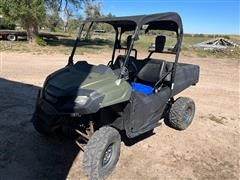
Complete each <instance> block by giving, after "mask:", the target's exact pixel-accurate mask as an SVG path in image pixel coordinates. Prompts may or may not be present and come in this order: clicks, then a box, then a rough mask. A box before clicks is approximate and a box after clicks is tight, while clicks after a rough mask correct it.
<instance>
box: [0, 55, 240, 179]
mask: <svg viewBox="0 0 240 180" xmlns="http://www.w3.org/2000/svg"><path fill="white" fill-rule="evenodd" d="M106 55H108V56H106ZM99 56H100V60H99ZM87 57H91V59H92V60H91V62H92V63H103V62H105V63H106V62H107V60H106V59H105V57H109V54H106V53H102V54H101V55H98V54H96V55H91V56H90V55H85V56H84V58H87ZM2 59H3V63H2V71H1V72H0V113H1V116H0V179H66V178H68V179H85V177H84V176H83V174H82V170H81V163H82V162H81V160H82V155H83V153H82V152H80V151H79V149H78V147H77V146H76V145H75V144H74V142H72V141H71V140H67V139H64V138H45V137H42V136H40V135H39V134H38V133H37V132H36V131H35V130H34V129H33V126H32V124H31V122H30V119H31V116H32V113H33V110H34V106H35V98H36V95H37V91H38V89H39V88H40V87H41V86H42V83H43V81H44V79H45V77H46V76H47V75H48V74H49V73H51V72H52V71H54V70H56V69H58V68H60V67H62V66H64V65H65V64H66V60H67V56H65V55H54V56H51V55H32V54H30V53H22V54H16V53H15V54H14V53H3V54H2ZM96 59H98V61H96ZM181 59H182V60H183V62H189V63H194V64H199V65H200V67H201V77H200V82H199V84H197V86H196V87H191V88H189V89H188V90H186V91H184V92H183V93H181V94H180V96H189V97H191V98H192V99H194V101H195V103H196V108H197V112H196V116H195V118H194V121H193V124H192V125H191V126H190V128H189V129H187V130H186V131H175V130H173V129H170V128H168V127H167V126H165V125H164V124H163V125H162V126H161V127H159V128H156V129H155V135H153V136H151V137H149V138H147V139H145V140H144V141H141V142H139V143H136V144H135V145H133V146H124V145H123V144H122V145H123V146H122V149H121V157H120V160H119V163H118V165H117V168H116V169H115V171H114V173H113V174H112V176H111V177H110V178H109V179H239V178H240V176H239V175H240V174H239V169H240V166H239V160H240V159H239V158H240V157H239V155H240V154H239V149H240V146H239V138H240V132H239V119H240V116H239V69H240V68H239V61H230V60H218V59H210V58H190V57H181Z"/></svg>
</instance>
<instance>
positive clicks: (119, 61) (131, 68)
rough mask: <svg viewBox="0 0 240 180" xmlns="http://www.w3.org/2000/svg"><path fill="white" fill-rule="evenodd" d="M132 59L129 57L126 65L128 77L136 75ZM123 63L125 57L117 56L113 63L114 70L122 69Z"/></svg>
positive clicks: (135, 67) (136, 69)
mask: <svg viewBox="0 0 240 180" xmlns="http://www.w3.org/2000/svg"><path fill="white" fill-rule="evenodd" d="M134 60H135V58H134V57H131V56H130V57H129V61H128V65H127V69H128V73H129V77H133V76H135V75H136V74H137V72H138V68H137V66H136V65H135V64H134ZM124 61H125V56H118V57H117V59H116V62H115V63H114V68H115V69H117V68H122V67H123V65H124Z"/></svg>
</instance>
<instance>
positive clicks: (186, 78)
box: [172, 63, 200, 96]
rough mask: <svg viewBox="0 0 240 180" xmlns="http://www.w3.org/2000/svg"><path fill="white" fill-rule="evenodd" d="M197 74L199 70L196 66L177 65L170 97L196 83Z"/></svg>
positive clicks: (197, 79)
mask: <svg viewBox="0 0 240 180" xmlns="http://www.w3.org/2000/svg"><path fill="white" fill-rule="evenodd" d="M199 73H200V68H199V66H198V65H193V64H184V63H179V64H178V66H177V70H176V76H175V81H174V88H173V92H172V96H175V95H176V94H178V93H180V92H181V91H183V90H184V89H186V88H188V87H189V86H191V85H195V84H196V83H198V81H199Z"/></svg>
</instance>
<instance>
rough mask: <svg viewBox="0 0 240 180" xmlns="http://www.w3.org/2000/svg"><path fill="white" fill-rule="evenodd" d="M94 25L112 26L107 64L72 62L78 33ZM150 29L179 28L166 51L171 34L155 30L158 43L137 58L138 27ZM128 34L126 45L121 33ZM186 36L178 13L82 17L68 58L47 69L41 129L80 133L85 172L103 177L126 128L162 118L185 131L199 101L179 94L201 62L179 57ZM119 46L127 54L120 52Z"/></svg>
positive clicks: (138, 131) (142, 127) (129, 131)
mask: <svg viewBox="0 0 240 180" xmlns="http://www.w3.org/2000/svg"><path fill="white" fill-rule="evenodd" d="M95 23H97V24H99V23H107V24H109V25H111V26H112V27H113V28H114V29H115V32H116V35H115V43H114V47H113V54H112V59H111V60H110V62H109V63H108V64H107V65H92V64H88V63H87V62H86V61H78V62H76V63H74V61H73V57H74V54H75V51H76V48H77V45H78V43H79V42H80V41H81V39H82V38H81V35H83V34H84V33H85V35H86V36H88V33H89V32H90V31H91V30H92V29H93V27H94V26H93V24H95ZM86 27H87V30H86V31H84V28H86ZM150 30H167V31H172V32H174V33H175V34H176V45H175V46H174V48H172V49H171V50H170V51H169V50H168V51H165V48H164V46H165V42H166V37H165V36H162V35H159V34H156V37H155V46H154V49H152V50H151V52H149V55H148V57H146V58H145V59H138V57H137V49H135V48H134V42H135V41H137V40H138V39H139V34H140V31H141V32H142V31H144V33H145V34H147V33H148V32H149V31H150ZM83 32H84V33H83ZM130 32H133V33H132V34H131V35H129V36H128V37H127V43H126V46H125V47H124V46H122V44H123V43H122V42H123V41H122V40H121V39H122V35H123V34H129V33H130ZM182 38H183V27H182V21H181V18H180V16H179V15H178V14H177V13H172V12H170V13H160V14H152V15H140V16H131V17H130V16H129V17H114V18H105V19H92V20H87V21H85V22H84V23H83V24H82V25H81V27H80V30H79V33H78V36H77V39H76V41H75V44H74V47H73V50H72V53H71V55H70V57H69V60H68V64H67V65H66V66H65V67H64V68H62V69H60V70H58V71H56V72H54V73H52V74H50V75H49V76H48V77H47V78H46V81H45V83H44V86H43V88H42V89H41V90H40V92H39V95H38V99H37V102H36V110H35V113H34V115H33V119H32V120H33V125H34V126H35V128H36V130H37V131H38V132H40V133H41V134H45V135H51V134H52V133H54V132H55V131H61V132H63V133H64V134H66V135H69V136H75V137H76V139H77V140H76V143H77V144H78V145H79V146H80V147H81V149H82V150H83V151H84V160H83V170H84V174H85V175H86V176H88V177H89V178H90V179H102V178H106V177H107V176H109V175H110V173H111V172H112V171H113V169H114V167H115V166H116V164H117V161H118V159H119V155H120V145H121V137H122V139H123V135H122V134H124V136H125V137H127V138H129V139H133V138H137V137H139V136H140V135H143V134H144V133H148V132H151V131H152V130H153V129H154V128H156V127H157V126H159V125H160V124H161V123H160V120H161V119H164V121H165V123H166V124H167V125H168V126H170V127H172V128H174V129H177V130H184V129H186V128H187V127H188V126H189V125H190V124H191V122H192V120H193V117H194V113H195V104H194V101H193V100H192V99H190V98H187V97H180V98H177V99H174V96H175V95H177V94H179V93H180V92H181V91H183V90H184V89H186V88H188V87H190V86H191V85H195V84H196V83H197V82H198V80H199V66H197V65H192V64H184V63H179V62H178V59H179V53H180V49H181V43H182ZM121 49H123V50H125V54H124V55H118V56H117V57H115V56H116V52H117V50H121ZM131 52H133V53H132V54H134V56H131ZM154 53H167V54H172V55H174V57H175V60H174V62H170V61H166V60H162V59H154V58H152V54H154Z"/></svg>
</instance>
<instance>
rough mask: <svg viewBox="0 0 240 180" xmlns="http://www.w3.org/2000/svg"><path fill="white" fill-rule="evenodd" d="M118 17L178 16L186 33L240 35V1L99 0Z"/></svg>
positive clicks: (104, 12)
mask: <svg viewBox="0 0 240 180" xmlns="http://www.w3.org/2000/svg"><path fill="white" fill-rule="evenodd" d="M100 2H101V5H102V13H103V14H105V15H106V14H108V13H109V12H111V13H112V14H114V15H116V16H128V15H141V14H152V13H160V12H170V11H171V12H172V11H174V12H177V13H179V14H180V16H181V17H182V20H183V28H184V32H185V33H199V34H200V33H203V34H240V17H239V16H240V0H201V1H199V0H100Z"/></svg>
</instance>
